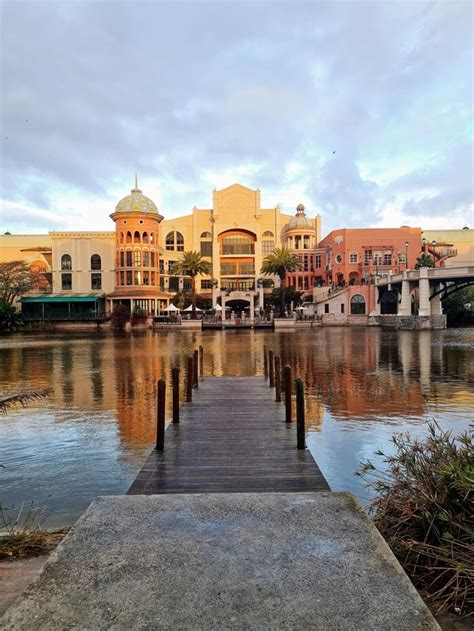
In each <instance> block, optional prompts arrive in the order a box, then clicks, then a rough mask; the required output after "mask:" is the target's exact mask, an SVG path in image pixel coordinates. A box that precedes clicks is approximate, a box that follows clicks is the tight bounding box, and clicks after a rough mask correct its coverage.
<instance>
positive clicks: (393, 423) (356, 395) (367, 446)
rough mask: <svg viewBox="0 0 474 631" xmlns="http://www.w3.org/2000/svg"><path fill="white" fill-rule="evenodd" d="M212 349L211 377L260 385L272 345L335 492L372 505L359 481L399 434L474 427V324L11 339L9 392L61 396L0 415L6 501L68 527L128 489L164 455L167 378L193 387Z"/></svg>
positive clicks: (0, 493)
mask: <svg viewBox="0 0 474 631" xmlns="http://www.w3.org/2000/svg"><path fill="white" fill-rule="evenodd" d="M200 344H202V345H203V347H204V349H205V361H204V369H205V374H206V375H213V376H220V375H228V376H231V375H242V376H244V375H261V374H262V373H263V346H264V344H265V345H267V347H268V348H273V349H274V351H275V353H277V354H279V355H280V356H281V358H282V361H283V364H290V365H291V366H293V369H294V372H295V374H297V375H299V376H301V377H302V378H303V379H304V381H305V387H306V392H307V397H306V405H307V430H308V431H307V443H308V447H309V449H310V450H311V452H312V454H313V456H314V458H315V459H316V461H317V462H318V464H319V466H320V468H321V470H322V472H323V474H324V475H325V476H326V479H327V480H328V482H329V484H330V486H331V488H332V490H334V491H351V492H353V493H354V494H355V495H357V496H358V497H359V498H360V499H361V501H362V503H364V504H365V503H366V502H367V499H368V492H367V490H366V489H365V488H364V485H363V482H362V481H361V480H360V479H359V478H358V477H356V476H354V472H355V471H356V469H357V467H358V465H359V463H360V461H361V460H363V459H365V458H368V457H372V456H373V453H374V451H375V450H376V449H378V448H383V449H386V450H390V448H391V442H390V438H391V436H392V434H393V433H395V432H399V431H405V430H409V431H411V432H413V433H414V434H416V435H420V436H421V435H423V434H424V433H426V422H427V421H429V420H430V419H436V421H437V422H438V423H439V424H440V425H441V427H442V428H444V429H452V430H453V431H454V432H460V431H462V430H464V429H467V428H468V426H469V422H470V421H472V419H473V418H474V395H473V392H474V388H473V381H474V377H473V373H474V370H473V367H474V329H472V328H471V329H448V330H446V331H385V330H381V329H378V328H352V329H351V328H322V329H316V330H306V331H294V332H293V331H286V332H281V333H273V332H270V331H268V332H263V331H249V330H245V331H243V330H242V331H238V330H228V331H222V332H221V331H204V332H202V333H181V332H169V333H167V332H151V331H146V332H145V331H143V332H134V333H131V334H122V335H114V334H112V333H105V332H104V333H81V334H79V333H78V334H70V333H64V334H28V335H26V334H17V335H14V336H10V337H7V338H3V339H0V395H1V396H6V395H8V394H9V393H15V392H21V391H24V390H30V389H31V390H37V389H41V388H50V389H51V393H50V396H49V397H48V398H46V399H43V400H40V401H37V402H32V403H30V404H29V405H28V407H25V408H22V407H21V406H20V407H19V408H15V409H12V410H10V411H9V412H8V414H6V415H1V416H0V464H2V465H3V467H2V468H0V502H2V503H3V505H4V506H5V507H7V508H9V509H10V508H12V507H14V510H18V508H19V507H20V506H21V504H22V503H23V502H25V504H26V505H27V504H28V503H29V502H30V501H33V502H34V505H35V506H36V507H44V509H45V518H44V522H43V523H44V524H45V525H46V526H47V527H59V526H65V525H69V524H71V523H73V522H74V521H75V520H76V519H77V517H78V516H79V515H80V514H81V513H82V511H83V510H84V509H85V508H86V507H87V505H88V504H89V502H90V501H91V499H92V498H93V497H95V496H96V495H109V494H111V495H114V494H122V493H125V492H126V491H127V489H128V487H129V486H130V484H131V482H132V481H133V479H134V478H135V476H136V474H137V473H138V471H139V470H140V467H141V465H142V464H143V462H144V460H145V459H146V457H147V455H148V454H149V452H150V450H151V449H152V447H153V441H154V438H155V399H156V382H157V380H158V379H160V378H166V379H168V381H169V379H170V372H171V368H172V367H174V366H179V367H180V368H181V375H182V377H184V374H183V373H184V365H185V358H186V356H187V355H189V354H190V353H191V352H192V350H193V349H194V348H197V347H198V345H200ZM181 390H182V392H183V390H184V389H183V388H181ZM170 398H171V397H170V396H168V402H169V401H170ZM9 514H10V515H11V514H13V511H12V512H11V513H9Z"/></svg>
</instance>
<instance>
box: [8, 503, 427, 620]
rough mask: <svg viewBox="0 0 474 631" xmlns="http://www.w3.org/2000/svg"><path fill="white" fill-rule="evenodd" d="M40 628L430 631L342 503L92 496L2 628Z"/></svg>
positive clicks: (410, 594) (402, 580) (396, 574)
mask: <svg viewBox="0 0 474 631" xmlns="http://www.w3.org/2000/svg"><path fill="white" fill-rule="evenodd" d="M2 624H3V628H6V629H14V630H18V629H22V630H26V629H28V631H33V630H36V629H48V630H55V629H173V630H174V629H317V630H322V629H324V630H328V629H331V630H338V629H344V630H350V629H354V630H355V629H357V630H361V629H374V630H375V629H377V631H382V630H389V629H390V630H392V629H393V630H397V631H403V630H407V631H408V630H409V631H416V630H419V629H439V627H438V625H437V624H436V622H435V621H434V619H433V618H432V616H431V614H430V613H429V611H428V609H427V608H426V606H425V605H424V603H423V602H422V600H421V599H420V597H419V596H418V594H417V592H416V590H415V589H414V588H413V586H412V585H411V583H410V581H409V580H408V578H407V576H406V575H405V573H404V572H403V570H402V569H401V567H400V566H399V564H398V562H397V561H396V560H395V558H394V556H393V555H392V553H391V552H390V550H389V548H388V547H387V545H386V544H385V542H384V541H383V539H382V537H381V536H380V535H379V533H378V532H377V530H376V529H375V528H374V527H373V525H372V523H371V522H370V520H369V519H368V518H367V517H366V515H365V514H364V513H363V511H362V509H361V508H360V507H359V506H358V505H357V503H356V502H355V500H354V499H353V498H352V496H350V495H348V494H339V493H262V494H255V493H248V494H247V493H242V494H238V493H235V494H229V495H227V494H222V493H218V494H202V495H199V494H194V495H155V496H126V497H102V498H98V499H97V500H96V501H94V502H93V503H92V504H91V506H90V507H89V508H88V510H87V511H86V512H85V514H84V515H83V516H82V517H81V519H80V520H79V521H78V522H77V524H76V525H75V527H74V528H73V529H72V530H71V532H70V533H69V534H68V535H67V537H66V538H65V539H64V541H63V542H62V543H61V544H60V546H59V547H58V549H57V550H56V551H55V552H53V554H52V556H51V559H50V561H49V562H48V563H47V564H46V566H45V567H44V569H43V571H42V573H41V575H40V576H39V577H38V578H37V579H36V580H35V581H34V582H33V583H32V585H31V586H30V587H29V588H28V589H27V590H26V592H25V593H24V595H23V597H22V598H21V599H20V601H19V602H18V603H16V604H15V605H13V607H11V608H10V609H9V610H8V611H7V613H6V615H5V616H4V618H3V619H2Z"/></svg>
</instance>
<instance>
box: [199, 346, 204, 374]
mask: <svg viewBox="0 0 474 631" xmlns="http://www.w3.org/2000/svg"><path fill="white" fill-rule="evenodd" d="M199 376H200V377H201V379H203V378H204V348H203V347H202V346H200V347H199Z"/></svg>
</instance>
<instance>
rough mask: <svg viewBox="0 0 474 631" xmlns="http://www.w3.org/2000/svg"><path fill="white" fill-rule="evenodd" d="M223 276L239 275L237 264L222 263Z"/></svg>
mask: <svg viewBox="0 0 474 631" xmlns="http://www.w3.org/2000/svg"><path fill="white" fill-rule="evenodd" d="M221 274H224V275H228V274H237V265H236V264H235V263H221Z"/></svg>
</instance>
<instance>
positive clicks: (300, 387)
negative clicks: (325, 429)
mask: <svg viewBox="0 0 474 631" xmlns="http://www.w3.org/2000/svg"><path fill="white" fill-rule="evenodd" d="M295 384H296V445H297V447H298V449H304V448H305V447H306V445H305V440H304V381H303V380H302V379H300V378H298V379H297V380H296V381H295Z"/></svg>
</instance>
